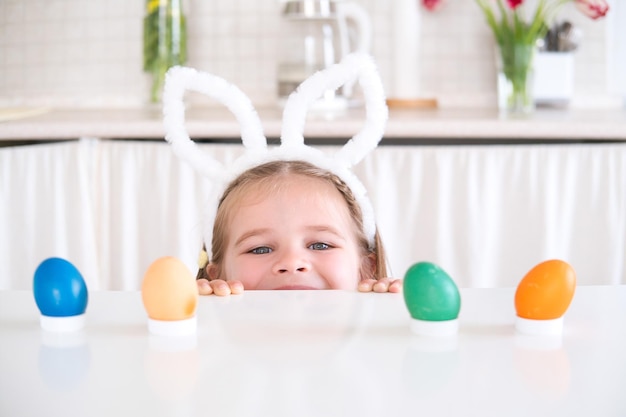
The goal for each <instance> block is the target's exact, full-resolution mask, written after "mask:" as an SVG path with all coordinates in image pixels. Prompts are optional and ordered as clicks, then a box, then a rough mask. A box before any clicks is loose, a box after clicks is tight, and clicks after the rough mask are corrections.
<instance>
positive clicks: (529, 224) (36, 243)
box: [0, 139, 626, 290]
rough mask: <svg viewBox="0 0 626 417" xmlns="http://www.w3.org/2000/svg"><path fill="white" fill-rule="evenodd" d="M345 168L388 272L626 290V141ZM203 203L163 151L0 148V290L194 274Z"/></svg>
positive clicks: (398, 149) (472, 283)
mask: <svg viewBox="0 0 626 417" xmlns="http://www.w3.org/2000/svg"><path fill="white" fill-rule="evenodd" d="M200 146H201V148H202V149H203V150H205V151H207V152H211V153H212V154H213V155H215V156H216V158H217V159H219V160H222V161H226V162H228V161H232V160H233V159H234V158H235V157H236V156H238V155H239V154H240V153H241V151H242V149H241V145H231V144H202V145H200ZM322 149H324V150H325V151H327V152H334V151H335V150H336V147H334V146H324V147H322ZM355 171H356V172H357V175H359V177H360V178H361V180H362V181H363V183H364V184H365V186H366V187H367V189H368V190H369V192H370V195H371V198H372V201H373V204H374V208H375V211H376V217H377V222H378V225H379V228H380V231H381V234H382V237H383V240H384V242H385V246H386V250H387V255H388V262H389V264H390V267H391V270H392V273H393V275H394V276H396V277H402V275H403V274H404V272H405V271H406V269H407V268H408V267H409V266H410V265H411V264H412V263H414V262H418V261H431V262H435V263H437V264H439V265H440V266H441V267H442V268H444V269H445V270H446V271H447V272H448V273H449V274H450V275H451V276H452V277H453V278H454V279H455V280H456V282H457V284H458V285H460V286H463V287H506V286H515V285H517V283H518V282H519V280H520V279H521V278H522V277H523V275H524V274H525V273H526V272H527V271H528V270H529V269H530V268H532V267H533V266H534V265H535V264H537V263H539V262H541V261H543V260H546V259H552V258H559V259H563V260H565V261H567V262H569V263H570V264H571V265H572V266H573V267H574V269H575V270H576V272H577V275H578V282H579V284H582V285H586V284H618V283H620V284H626V144H623V143H619V144H563V145H484V146H482V145H480V146H479V145H467V146H452V145H442V146H381V147H379V148H378V149H377V150H376V151H375V152H374V153H373V154H371V155H370V156H368V157H367V158H366V159H365V160H364V161H363V162H362V163H361V164H360V165H358V166H357V167H356V168H355ZM210 194H213V193H212V189H211V185H210V184H207V183H206V182H205V181H204V180H203V179H201V178H200V177H199V176H198V175H196V174H195V173H194V172H193V171H192V170H191V169H190V168H188V167H187V166H186V165H185V164H184V163H182V162H180V161H179V160H178V159H177V158H176V157H175V156H174V155H173V153H172V151H171V149H170V147H169V145H167V144H166V143H164V142H158V141H157V142H150V141H109V140H98V139H81V140H79V141H71V142H62V143H54V144H43V145H31V146H23V147H7V148H0V203H1V205H0V289H7V288H10V289H29V288H31V285H32V277H33V273H34V271H35V269H36V267H37V265H38V264H39V263H40V262H41V261H42V260H44V259H45V258H47V257H50V256H60V257H64V258H66V259H68V260H70V261H71V262H73V263H74V264H75V265H76V266H77V267H78V268H79V270H80V271H81V272H82V274H83V276H84V277H85V280H86V281H87V285H88V286H89V288H90V289H111V290H131V289H138V288H139V287H140V285H141V279H142V277H143V273H144V271H145V270H146V268H147V267H148V265H149V264H150V263H151V262H153V261H154V260H155V259H157V258H158V257H160V256H165V255H171V256H176V257H179V258H180V259H182V260H183V262H185V263H186V264H187V265H188V266H189V268H190V269H192V271H193V272H194V273H195V271H196V268H197V267H196V259H197V255H198V252H199V249H200V245H201V237H200V236H201V231H202V227H203V224H202V213H203V207H204V205H205V204H206V202H207V199H208V196H209V195H210Z"/></svg>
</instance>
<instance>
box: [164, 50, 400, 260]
mask: <svg viewBox="0 0 626 417" xmlns="http://www.w3.org/2000/svg"><path fill="white" fill-rule="evenodd" d="M355 79H357V80H358V82H359V85H360V86H361V88H362V90H363V95H364V98H365V110H366V120H365V125H364V126H363V128H362V129H361V130H360V131H359V132H358V133H357V134H356V135H354V136H353V137H352V138H351V139H350V140H349V141H348V142H347V143H346V144H345V145H344V146H343V147H342V148H341V149H340V150H338V151H337V152H335V153H334V154H333V155H331V156H327V155H325V154H324V153H322V152H321V151H320V150H318V149H315V148H313V147H311V146H308V145H305V143H304V136H303V132H304V124H305V122H306V114H307V111H308V109H309V108H310V107H311V106H312V105H313V103H314V102H315V101H316V100H317V99H318V98H320V97H321V96H322V94H323V93H324V92H325V91H328V90H336V89H338V88H339V87H341V86H342V85H344V84H346V83H348V82H351V81H354V80H355ZM186 90H192V91H196V92H199V93H202V94H205V95H207V96H209V97H211V98H213V99H215V100H217V101H219V102H220V103H222V104H224V105H225V106H226V107H227V108H228V109H229V110H230V111H231V112H232V113H233V114H234V115H235V117H236V119H237V121H238V122H239V125H240V128H241V141H242V143H243V145H244V147H245V152H244V154H243V155H241V156H240V157H239V158H237V159H236V160H235V161H234V162H233V164H232V166H230V167H228V168H227V167H224V165H223V164H222V163H220V162H219V161H217V160H216V159H215V158H213V157H212V156H211V155H210V154H208V153H206V152H203V151H201V150H200V149H199V148H198V147H197V145H196V143H195V142H193V141H192V140H191V139H190V138H189V134H188V133H187V130H186V129H185V106H184V103H183V96H184V93H185V91H186ZM163 116H164V117H163V123H164V125H165V132H166V134H165V139H166V140H167V141H168V142H169V143H171V144H172V146H173V150H174V153H175V154H176V155H177V156H178V157H180V158H181V159H183V160H185V161H187V162H188V163H189V164H190V165H191V166H192V167H193V168H194V169H196V170H197V171H198V172H199V173H200V174H202V175H203V176H204V177H206V178H208V179H210V180H211V181H212V182H213V183H217V184H219V186H220V187H221V188H222V189H224V188H225V187H226V184H227V183H228V182H230V181H232V180H233V179H235V178H236V177H237V176H238V175H240V174H242V173H243V172H244V171H246V170H247V169H249V168H252V167H254V166H257V165H261V164H263V163H266V162H270V161H277V160H302V161H307V162H310V163H312V164H313V165H315V166H317V167H320V168H323V169H326V170H328V171H330V172H332V173H334V174H335V175H337V176H338V177H339V178H341V179H342V180H343V181H344V182H345V183H346V185H347V186H348V187H349V188H350V190H351V191H352V193H353V194H354V197H355V198H356V201H357V203H358V204H359V206H360V207H361V211H362V213H363V232H364V233H365V236H366V237H367V241H368V244H369V246H370V248H373V247H374V236H375V234H376V222H375V218H374V209H373V208H372V204H371V202H370V200H369V198H368V197H367V190H366V189H365V187H364V186H363V184H362V183H361V181H359V179H358V178H357V177H356V175H354V173H353V172H352V171H351V170H350V168H351V167H352V166H354V165H356V164H357V163H359V162H360V161H361V160H362V159H363V158H364V157H365V155H367V154H368V153H369V152H371V151H372V150H373V149H375V148H376V146H377V145H378V142H380V140H381V139H382V137H383V133H384V130H385V124H386V122H387V116H388V111H387V105H386V103H385V95H384V91H383V86H382V82H381V80H380V77H379V75H378V71H377V69H376V65H375V64H374V61H373V60H372V58H371V57H370V56H369V55H366V54H362V53H353V54H349V55H347V56H346V57H345V58H344V59H343V60H342V61H341V62H339V63H338V64H334V65H332V66H330V67H328V68H326V69H324V70H322V71H319V72H317V73H315V74H313V75H311V76H310V77H309V78H307V79H306V80H305V81H304V82H303V83H302V84H300V86H299V87H298V88H297V90H296V91H295V92H293V93H292V94H291V95H290V96H289V98H288V99H287V102H286V104H285V108H284V111H283V125H282V131H281V138H280V146H278V147H275V148H274V149H268V147H267V139H266V137H265V135H264V134H263V128H262V126H261V121H260V120H259V116H258V114H257V112H256V110H255V109H254V107H253V105H252V103H251V102H250V99H249V98H248V97H247V96H246V95H245V94H244V93H243V92H242V91H241V90H240V89H239V88H237V87H236V86H234V85H232V84H230V83H228V82H227V81H225V80H224V79H222V78H220V77H217V76H215V75H212V74H208V73H205V72H200V71H196V70H195V69H193V68H187V67H178V66H177V67H172V68H171V69H170V70H169V71H168V72H167V75H166V78H165V87H164V90H163ZM216 210H217V202H215V204H213V205H210V207H207V213H206V216H207V219H206V220H209V221H208V222H207V224H206V225H205V228H204V236H203V237H204V243H205V245H207V249H208V247H209V246H210V244H211V238H212V233H213V225H212V223H213V219H214V218H215V213H216Z"/></svg>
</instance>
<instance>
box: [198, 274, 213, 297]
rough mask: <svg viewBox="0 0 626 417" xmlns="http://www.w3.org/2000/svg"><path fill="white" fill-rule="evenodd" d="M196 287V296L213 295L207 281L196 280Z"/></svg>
mask: <svg viewBox="0 0 626 417" xmlns="http://www.w3.org/2000/svg"><path fill="white" fill-rule="evenodd" d="M196 285H197V286H198V294H200V295H209V294H213V288H211V284H209V280H208V279H204V278H203V279H199V280H196Z"/></svg>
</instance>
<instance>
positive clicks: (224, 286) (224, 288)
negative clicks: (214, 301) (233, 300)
mask: <svg viewBox="0 0 626 417" xmlns="http://www.w3.org/2000/svg"><path fill="white" fill-rule="evenodd" d="M209 284H210V285H211V288H212V289H213V294H215V295H219V296H221V297H223V296H226V295H230V294H231V290H230V286H229V285H228V283H227V282H226V281H224V280H222V279H216V280H213V281H210V282H209Z"/></svg>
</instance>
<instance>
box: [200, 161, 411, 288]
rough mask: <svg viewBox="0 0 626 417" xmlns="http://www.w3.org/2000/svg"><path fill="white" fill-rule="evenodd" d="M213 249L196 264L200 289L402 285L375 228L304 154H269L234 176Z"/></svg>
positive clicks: (223, 202) (218, 219)
mask: <svg viewBox="0 0 626 417" xmlns="http://www.w3.org/2000/svg"><path fill="white" fill-rule="evenodd" d="M212 248H213V256H212V258H211V260H210V262H206V261H205V262H203V264H204V265H201V268H200V271H199V272H198V280H197V284H198V291H199V293H200V294H216V295H222V296H223V295H229V294H240V293H241V292H242V291H243V290H244V289H246V290H275V289H277V290H280V289H354V288H358V290H359V291H363V292H369V291H375V292H387V291H388V292H399V291H400V290H401V281H400V280H392V279H389V278H387V271H386V266H385V253H384V248H383V246H382V243H381V240H380V237H379V235H378V233H376V236H375V241H374V245H373V247H370V245H369V244H368V241H367V239H366V236H365V234H364V232H363V215H362V212H361V208H360V207H359V205H358V203H357V202H356V200H355V198H354V195H353V193H352V191H351V190H350V188H349V187H348V186H346V184H345V182H344V181H342V180H341V179H340V178H339V177H338V176H336V175H335V174H333V173H331V172H329V171H327V170H324V169H321V168H318V167H317V166H315V165H313V164H311V163H309V162H304V161H273V162H269V163H265V164H262V165H259V166H256V167H253V168H251V169H249V170H247V171H245V172H244V173H243V174H241V175H240V176H239V177H237V178H236V179H235V180H234V181H232V182H231V183H230V184H229V185H228V187H227V188H226V191H225V192H224V194H223V196H222V198H221V199H220V202H219V206H218V209H217V215H216V217H215V222H214V226H213V239H212Z"/></svg>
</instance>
